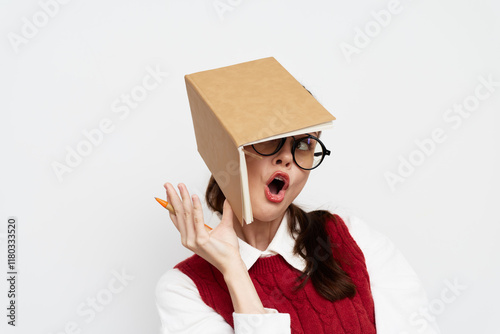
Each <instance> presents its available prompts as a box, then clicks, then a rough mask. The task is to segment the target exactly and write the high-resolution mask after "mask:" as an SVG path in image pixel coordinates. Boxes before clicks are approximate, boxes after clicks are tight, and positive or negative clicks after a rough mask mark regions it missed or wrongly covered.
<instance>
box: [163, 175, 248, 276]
mask: <svg viewBox="0 0 500 334" xmlns="http://www.w3.org/2000/svg"><path fill="white" fill-rule="evenodd" d="M164 187H165V189H166V190H167V201H168V202H169V203H170V204H172V206H173V207H174V209H175V214H172V213H170V219H171V220H172V222H173V223H174V225H175V227H176V228H177V230H178V231H179V232H180V234H181V241H182V245H183V246H184V247H186V248H188V249H189V250H191V251H193V252H195V253H196V254H198V255H199V256H201V257H202V258H204V259H205V260H207V261H208V262H209V263H211V264H212V265H213V266H215V267H216V268H217V269H218V270H219V271H220V272H221V273H222V274H225V273H226V272H227V271H228V269H230V268H231V267H232V266H234V265H239V264H241V262H242V259H241V256H240V253H239V245H238V237H237V236H236V233H235V231H234V228H233V210H232V209H231V205H229V202H227V200H226V201H225V202H224V209H223V214H222V221H221V222H220V224H219V225H218V226H217V227H216V228H215V229H213V230H212V231H210V232H208V231H207V229H206V228H205V221H204V219H203V210H202V206H201V201H200V199H199V198H198V196H196V195H193V196H192V197H190V195H189V192H188V190H187V188H186V186H185V185H184V184H182V183H181V184H179V185H178V188H179V191H180V194H181V198H182V199H181V198H179V196H178V194H177V191H176V190H175V188H174V187H173V186H172V185H171V184H170V183H165V185H164Z"/></svg>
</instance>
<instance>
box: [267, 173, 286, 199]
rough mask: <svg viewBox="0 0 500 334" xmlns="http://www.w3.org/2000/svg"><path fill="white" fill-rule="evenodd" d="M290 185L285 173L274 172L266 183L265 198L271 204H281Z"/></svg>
mask: <svg viewBox="0 0 500 334" xmlns="http://www.w3.org/2000/svg"><path fill="white" fill-rule="evenodd" d="M289 184H290V177H289V176H288V174H287V173H285V172H281V171H276V172H274V173H273V175H271V177H270V178H269V179H268V180H267V182H266V189H265V194H266V198H267V199H268V200H269V201H271V202H273V203H281V201H283V199H284V198H285V192H286V190H287V189H288V185H289Z"/></svg>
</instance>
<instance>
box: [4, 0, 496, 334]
mask: <svg viewBox="0 0 500 334" xmlns="http://www.w3.org/2000/svg"><path fill="white" fill-rule="evenodd" d="M61 1H62V0H61ZM44 3H50V1H49V0H42V1H41V2H40V3H39V2H38V1H6V0H3V1H2V2H1V11H0V22H1V23H0V25H1V30H0V36H1V38H0V48H1V60H2V61H1V62H0V71H1V72H0V73H1V75H0V80H1V81H0V84H1V86H0V88H1V96H2V98H1V100H0V103H1V109H0V110H1V111H0V115H1V118H0V136H1V137H0V148H1V163H0V171H1V173H0V180H1V185H0V219H1V223H0V237H1V238H0V243H1V245H0V247H1V249H2V250H1V253H0V254H2V255H1V266H0V267H1V268H2V272H3V274H2V277H4V275H6V271H7V269H6V257H7V256H6V248H7V247H6V240H5V239H6V225H7V217H9V216H16V217H17V218H18V246H19V248H18V263H17V264H18V271H19V277H18V300H17V303H18V309H17V311H18V318H17V326H16V328H11V326H7V324H6V322H7V318H6V316H5V315H6V310H5V308H6V305H7V302H8V300H7V297H6V294H7V290H8V287H7V284H6V283H7V282H6V280H5V279H2V280H1V283H0V296H2V297H1V300H0V305H2V307H1V309H2V310H3V311H2V312H1V316H0V319H2V320H1V325H0V326H1V328H2V333H5V331H4V329H5V328H7V329H8V331H7V333H30V334H35V333H42V334H49V333H64V331H65V327H67V328H69V330H67V331H66V332H68V333H71V332H75V333H76V332H78V331H76V330H71V327H72V326H76V327H75V328H78V329H79V330H81V333H124V334H125V333H126V334H128V333H156V332H158V329H159V326H160V322H159V318H158V315H157V311H156V307H155V300H154V288H155V284H156V282H157V280H158V279H159V277H160V276H161V275H162V273H164V272H165V271H166V270H168V269H169V268H171V267H172V266H173V265H175V264H176V263H177V262H179V261H180V260H182V259H184V258H185V257H187V256H189V255H190V252H189V251H187V250H185V249H184V248H183V247H182V245H181V244H180V240H179V234H178V232H177V230H176V229H175V227H174V226H173V224H172V223H171V222H170V220H169V218H168V214H167V212H166V211H165V210H164V209H162V208H161V207H160V206H159V205H158V204H157V203H156V201H155V200H154V198H153V197H154V196H157V197H161V198H165V192H164V188H163V183H164V182H166V181H169V182H172V183H174V184H176V183H178V182H185V183H186V184H187V185H188V187H189V189H191V190H192V192H194V193H198V194H200V195H202V194H203V193H204V189H205V187H206V184H207V181H208V177H209V172H208V170H207V168H206V167H205V165H204V163H203V161H202V160H201V158H200V157H199V156H198V153H197V151H196V144H195V139H194V132H193V129H192V123H191V115H190V110H189V105H188V100H187V96H186V92H185V85H184V78H183V76H184V75H185V74H188V73H193V72H197V71H201V70H206V69H212V68H217V67H221V66H226V65H231V64H236V63H240V62H244V61H249V60H254V59H258V58H263V57H268V56H273V57H275V58H276V59H277V60H278V61H279V62H280V63H281V64H282V65H283V66H284V67H285V68H287V69H288V71H289V72H290V73H292V75H294V76H295V77H296V78H297V79H298V80H299V81H300V82H301V83H302V84H304V85H305V86H306V87H307V88H308V89H309V90H311V92H312V93H313V94H314V95H315V96H316V97H317V98H318V100H319V101H320V102H321V103H322V104H323V105H324V106H325V107H326V108H327V109H328V110H329V111H330V112H331V113H332V114H333V115H335V116H336V117H337V120H336V121H335V122H334V124H335V126H334V129H333V130H329V131H327V132H325V133H324V134H323V138H324V142H325V144H326V145H327V147H328V148H329V149H331V150H332V156H331V157H329V158H328V160H326V161H325V162H324V164H323V165H322V166H321V167H320V168H319V169H318V170H315V171H314V172H313V173H312V174H311V177H310V179H309V183H308V185H307V186H306V188H305V189H304V191H303V193H302V194H301V195H300V197H299V198H298V203H303V204H308V205H309V207H310V208H317V207H320V206H321V207H325V206H329V207H332V206H341V207H344V208H347V209H348V210H350V211H351V212H352V213H353V214H356V215H358V216H359V217H361V218H363V219H364V220H365V221H366V222H367V223H369V224H370V225H371V226H372V227H373V228H374V229H376V230H378V231H380V232H382V233H384V234H386V235H387V236H389V237H390V238H391V239H392V240H393V242H394V243H395V244H396V246H397V247H398V248H399V249H400V250H401V251H402V252H403V253H404V254H405V256H406V258H407V259H408V261H410V263H411V264H412V266H413V267H414V268H415V270H416V271H417V273H418V274H419V276H420V277H421V279H422V281H423V283H424V286H425V288H426V290H427V291H428V294H429V298H430V300H431V301H432V300H434V306H435V307H438V306H439V305H441V306H444V308H441V309H439V308H438V309H437V310H438V311H439V312H437V313H434V315H436V316H437V318H438V323H439V324H440V326H441V329H442V331H443V333H454V334H455V333H496V332H498V324H497V323H498V313H499V311H500V309H499V306H498V305H499V304H498V299H499V298H500V293H499V291H500V290H499V289H498V285H497V282H499V281H500V269H499V268H498V263H499V254H500V246H499V243H498V242H497V239H498V238H499V227H498V226H499V224H500V214H499V213H498V211H497V210H498V209H497V208H498V204H499V199H500V191H499V189H500V177H499V175H498V170H500V150H499V146H500V145H499V144H500V135H499V133H500V132H499V131H498V126H499V124H500V116H499V110H500V109H499V107H500V87H496V88H495V89H496V90H495V91H494V92H493V93H491V94H490V96H489V97H488V98H487V99H484V100H483V101H480V103H479V105H478V107H477V108H476V109H475V110H474V111H472V112H471V115H470V117H468V118H463V119H462V122H461V123H460V125H459V126H457V124H458V123H455V122H446V121H445V120H444V118H443V116H444V115H445V114H446V111H447V110H448V109H449V108H453V106H454V105H455V104H462V103H463V102H464V100H466V99H469V100H468V101H472V97H473V96H474V92H475V88H476V87H477V86H478V85H479V84H480V81H479V79H478V78H479V77H483V78H485V79H487V78H488V77H490V76H491V77H492V80H493V81H496V82H499V81H500V63H499V59H500V40H499V39H500V38H499V36H500V23H499V22H500V6H499V2H498V1H494V0H490V1H486V0H485V1H472V0H454V1H451V0H446V1H438V2H436V1H430V0H413V1H410V0H401V2H400V3H399V7H398V9H399V11H398V13H397V14H392V15H391V18H390V22H389V23H388V24H385V26H384V27H381V28H380V31H378V32H377V31H375V30H371V31H370V32H369V33H370V34H371V35H372V36H373V37H369V39H370V41H369V43H367V45H365V46H363V45H361V44H359V43H358V46H360V47H359V48H358V53H354V54H352V55H351V56H350V57H346V55H345V54H344V53H343V52H342V50H341V46H342V43H347V44H350V45H352V46H355V45H356V44H355V38H356V36H357V35H358V39H359V34H360V33H359V31H364V30H365V29H367V28H371V29H376V28H377V24H374V22H376V21H375V18H374V15H373V14H372V12H380V11H381V10H387V8H388V6H389V1H351V2H346V1H342V2H341V1H307V2H306V1H290V0H288V1H284V0H282V1H275V0H266V1H263V0H258V1H257V0H254V1H237V0H231V1H230V0H223V1H212V0H198V1H180V0H179V1H154V0H146V1H144V0H143V1H138V0H136V1H134V0H129V1H82V0H72V1H69V2H68V3H66V4H60V5H58V9H55V7H53V6H52V16H47V15H46V14H43V9H42V5H41V4H44ZM220 4H227V5H226V6H228V7H226V8H225V11H222V10H219V11H218V10H217V9H216V7H215V6H214V5H220ZM44 15H45V18H48V19H47V20H46V22H44V20H43V19H44ZM23 18H25V19H23ZM37 20H38V21H37ZM26 22H31V23H33V22H35V23H37V24H38V25H39V27H38V28H37V27H36V26H35V32H34V31H33V29H32V30H31V36H30V35H29V34H28V33H29V29H28V28H26V27H25V26H26V25H28V24H29V23H26ZM378 27H380V25H378ZM23 29H24V33H25V34H28V35H27V36H30V37H29V38H26V37H23ZM13 36H17V38H18V39H17V41H18V43H17V44H16V43H15V42H13V40H16V38H14V37H13ZM22 38H25V39H24V40H23V39H22ZM20 40H22V42H19V41H20ZM357 41H358V42H359V40H357ZM344 45H345V44H344ZM148 68H151V69H156V68H158V69H160V71H162V72H168V73H169V74H168V76H165V77H162V80H161V83H159V84H158V86H157V88H155V89H152V90H151V91H148V92H147V96H146V97H145V99H144V100H143V101H140V102H138V105H137V107H136V108H134V109H132V108H130V113H128V114H127V115H125V114H124V113H123V112H120V113H116V112H114V109H113V107H112V105H113V103H120V104H119V105H120V106H122V107H123V106H124V105H125V104H124V103H122V102H120V97H121V96H122V94H131V92H132V91H134V89H135V91H136V93H137V92H138V91H139V90H140V86H141V85H142V81H143V79H144V78H145V77H147V75H148V70H147V69H148ZM151 82H153V81H151ZM137 87H139V88H137ZM482 92H483V93H484V92H487V91H486V90H482ZM117 105H118V104H117ZM117 105H115V109H116V106H117ZM124 115H125V117H124ZM120 116H122V118H120ZM104 119H109V120H110V122H112V124H113V126H114V127H113V130H112V131H111V132H110V133H108V134H104V135H103V138H102V139H101V141H100V142H99V143H98V145H93V146H91V147H90V150H89V147H87V149H88V154H87V156H85V157H83V158H82V161H81V162H80V163H79V164H78V165H76V166H75V167H74V168H71V169H72V171H71V172H66V173H64V174H63V175H62V178H61V181H60V180H59V179H58V177H57V175H56V173H55V171H54V168H53V165H54V163H55V162H57V163H61V164H66V162H65V159H66V157H67V155H68V150H76V149H77V147H78V145H80V146H81V147H83V146H82V145H85V144H84V142H85V141H86V137H85V136H84V134H83V132H84V131H91V130H92V129H96V128H98V126H99V123H100V122H101V121H102V120H104ZM454 126H455V127H454ZM437 128H441V129H442V130H443V131H444V134H445V136H446V140H445V141H444V142H442V143H437V144H436V145H435V148H434V149H433V151H432V153H430V154H429V155H426V156H424V157H425V158H424V159H423V160H420V161H419V162H422V163H421V164H420V165H418V166H416V167H415V169H414V171H413V173H412V174H411V175H409V176H407V177H405V178H404V182H399V183H397V184H396V185H395V187H394V189H391V187H390V186H389V184H388V182H387V181H386V177H385V174H386V173H388V172H392V173H397V170H398V166H399V165H400V163H401V162H400V158H404V159H409V157H410V156H411V155H413V157H417V155H418V154H420V153H418V152H417V151H418V150H419V148H418V146H417V144H416V143H415V141H419V140H420V141H422V140H424V139H426V138H427V139H428V138H430V137H431V133H432V132H433V131H434V130H435V129H437ZM113 271H118V272H121V271H124V272H125V273H126V275H128V276H130V277H133V279H132V278H130V277H129V280H128V281H126V286H123V287H122V289H121V291H120V292H117V293H112V292H109V287H108V284H110V283H112V284H115V285H114V286H115V288H116V287H120V284H119V283H117V282H114V278H113V277H114V276H113ZM446 281H450V282H453V281H457V282H459V283H460V284H461V285H463V286H466V288H465V289H463V290H462V291H461V292H460V294H459V295H456V296H455V297H456V298H455V299H454V301H453V302H451V303H444V302H442V301H440V299H441V297H440V294H441V293H442V292H443V291H444V290H445V289H446V283H445V282H446ZM92 298H97V299H99V298H100V300H101V301H105V302H106V303H105V305H104V306H100V307H101V308H99V312H97V311H95V317H94V318H93V319H90V316H89V315H88V313H87V315H86V316H82V315H81V314H79V313H78V312H77V310H78V309H79V308H83V310H90V306H88V303H90V301H91V300H92ZM103 298H104V299H103ZM106 298H107V299H106ZM4 306H5V307H4Z"/></svg>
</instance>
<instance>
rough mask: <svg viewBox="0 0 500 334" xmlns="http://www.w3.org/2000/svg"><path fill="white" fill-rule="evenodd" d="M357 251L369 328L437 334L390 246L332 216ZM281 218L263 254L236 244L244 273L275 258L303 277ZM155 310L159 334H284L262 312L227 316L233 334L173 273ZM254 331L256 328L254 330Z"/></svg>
mask: <svg viewBox="0 0 500 334" xmlns="http://www.w3.org/2000/svg"><path fill="white" fill-rule="evenodd" d="M337 214H338V215H339V216H340V217H341V218H342V219H343V220H344V222H345V223H346V225H347V227H348V229H349V232H350V233H351V235H352V237H353V238H354V240H355V241H356V243H357V244H358V246H359V247H360V249H361V250H362V252H363V254H364V256H365V261H366V266H367V270H368V274H369V276H370V287H371V291H372V296H373V301H374V305H375V322H376V326H377V333H379V334H410V333H419V334H421V333H424V334H438V333H439V329H438V328H437V326H436V324H435V323H433V322H432V323H431V322H430V321H429V320H428V319H427V318H425V317H423V316H422V315H421V314H420V313H419V311H420V310H421V309H422V308H423V307H427V306H428V301H427V297H426V294H425V291H424V290H423V288H422V285H421V283H420V281H419V279H418V277H417V275H416V273H415V272H414V271H413V269H412V268H411V267H410V265H409V264H408V262H407V261H406V260H405V259H404V257H403V256H402V254H401V253H400V252H399V251H398V250H397V249H396V248H395V247H394V245H393V244H392V242H391V241H390V240H389V239H388V238H387V237H385V236H384V235H382V234H380V233H378V232H376V231H374V230H372V229H370V228H369V227H368V225H367V224H366V223H364V222H363V221H362V220H361V219H359V218H358V217H355V216H353V215H347V214H342V213H337ZM286 216H287V215H285V216H284V218H283V220H282V222H281V224H280V226H279V227H278V230H277V231H276V234H275V236H274V238H273V240H272V241H271V243H270V244H269V246H268V247H267V249H266V250H265V251H261V250H259V249H257V248H254V247H252V246H250V245H249V244H248V243H246V242H245V241H243V240H241V239H239V238H238V242H239V247H240V254H241V258H242V259H243V262H244V263H245V265H246V267H247V269H250V268H251V267H252V266H253V265H254V263H255V262H256V261H257V260H258V259H259V257H266V256H271V255H276V254H279V255H281V256H282V257H283V258H284V259H285V261H286V262H288V263H289V264H290V265H291V266H293V267H294V268H296V269H297V270H300V271H303V270H304V268H305V265H306V263H305V261H304V259H302V258H301V257H300V256H297V255H295V254H294V253H293V247H294V245H295V239H294V237H293V236H292V235H291V234H290V233H289V231H288V222H287V218H286ZM220 219H221V217H220V214H218V213H214V215H213V216H212V219H211V220H210V222H209V225H210V226H213V227H214V226H216V225H217V224H218V223H219V222H220ZM156 305H157V308H158V312H159V315H160V319H161V322H162V328H161V333H162V334H167V333H168V334H187V333H189V334H192V333H203V334H212V333H213V334H226V333H227V334H229V333H235V334H242V333H245V334H250V333H255V334H257V333H258V334H267V333H270V334H290V333H291V330H290V315H289V314H288V313H278V311H277V310H275V309H268V308H266V312H267V313H266V314H239V313H235V312H233V320H234V330H233V328H232V327H231V326H230V325H229V324H228V323H227V322H226V321H225V320H224V318H223V317H222V316H221V315H220V314H218V313H217V312H215V310H214V309H212V308H211V307H209V306H208V305H206V304H205V303H204V302H203V300H202V299H201V296H200V294H199V292H198V289H197V288H196V285H195V283H194V282H193V281H192V280H191V278H189V277H188V276H187V275H185V274H184V273H182V272H181V271H180V270H178V269H175V268H174V269H171V270H169V271H167V272H166V273H165V274H164V275H163V276H162V277H161V278H160V280H159V282H158V284H157V286H156ZM257 325H258V326H257Z"/></svg>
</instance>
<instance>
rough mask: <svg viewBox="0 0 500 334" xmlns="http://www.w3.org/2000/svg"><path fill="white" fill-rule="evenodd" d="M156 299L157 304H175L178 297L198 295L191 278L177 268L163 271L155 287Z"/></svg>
mask: <svg viewBox="0 0 500 334" xmlns="http://www.w3.org/2000/svg"><path fill="white" fill-rule="evenodd" d="M155 295H156V301H157V303H158V304H159V305H164V306H166V305H169V304H175V302H176V301H177V300H178V299H179V298H189V297H193V298H194V297H198V296H199V292H198V289H197V288H196V285H195V284H194V282H193V280H192V279H190V278H189V276H187V275H186V274H184V273H183V272H181V271H180V270H179V269H176V268H173V269H170V270H168V271H167V272H165V273H164V274H163V275H162V276H161V277H160V279H159V280H158V282H157V283H156V288H155Z"/></svg>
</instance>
